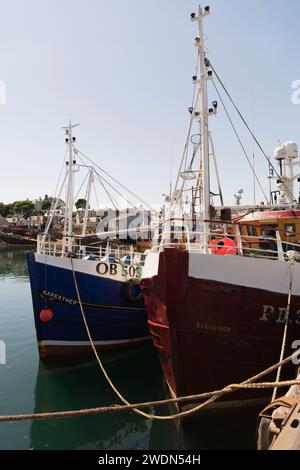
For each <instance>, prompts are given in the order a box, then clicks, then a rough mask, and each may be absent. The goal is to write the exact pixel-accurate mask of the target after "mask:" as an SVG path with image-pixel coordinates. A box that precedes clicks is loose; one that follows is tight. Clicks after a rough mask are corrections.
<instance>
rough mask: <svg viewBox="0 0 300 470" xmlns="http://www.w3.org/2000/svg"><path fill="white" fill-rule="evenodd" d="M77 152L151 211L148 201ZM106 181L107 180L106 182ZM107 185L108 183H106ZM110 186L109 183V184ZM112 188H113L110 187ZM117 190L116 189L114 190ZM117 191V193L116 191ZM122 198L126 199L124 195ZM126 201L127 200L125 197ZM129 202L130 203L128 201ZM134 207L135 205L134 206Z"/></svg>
mask: <svg viewBox="0 0 300 470" xmlns="http://www.w3.org/2000/svg"><path fill="white" fill-rule="evenodd" d="M77 151H78V152H79V153H80V154H81V155H82V156H83V157H84V158H86V159H87V160H88V161H89V162H91V163H92V164H93V165H95V167H97V168H98V169H99V170H100V171H102V172H103V173H104V174H105V175H106V176H108V177H109V178H110V179H111V180H112V181H114V183H116V184H117V185H119V186H120V187H121V188H123V189H125V191H127V192H128V193H129V194H131V196H133V197H134V198H135V199H137V201H139V202H140V203H142V204H143V205H144V206H146V207H148V208H149V209H151V205H150V204H148V203H147V202H146V201H144V200H143V199H141V198H140V197H139V196H137V195H136V194H135V193H134V192H133V191H131V190H130V189H128V188H127V187H126V186H124V185H123V184H122V183H120V182H119V181H118V180H116V179H115V178H114V177H113V176H111V175H110V174H109V173H108V172H107V171H105V170H104V169H103V168H101V167H100V166H99V165H98V164H97V163H96V162H95V161H93V160H92V159H91V158H89V157H88V156H87V155H85V154H84V153H82V152H81V151H80V150H78V149H77ZM104 181H105V180H104ZM106 183H107V182H106ZM107 184H109V183H107ZM110 186H111V187H112V188H113V186H112V185H110ZM113 189H115V188H113ZM115 191H117V190H116V189H115ZM122 197H124V196H123V195H122ZM124 199H126V198H125V197H124ZM127 202H129V201H127ZM132 205H133V204H132ZM133 206H134V205H133Z"/></svg>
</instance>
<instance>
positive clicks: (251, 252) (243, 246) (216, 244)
mask: <svg viewBox="0 0 300 470" xmlns="http://www.w3.org/2000/svg"><path fill="white" fill-rule="evenodd" d="M181 222H182V225H179V223H181ZM190 222H191V219H189V220H187V219H185V220H184V221H182V219H170V220H168V221H166V222H165V224H161V226H160V228H159V229H158V231H157V233H156V235H155V237H154V239H153V245H152V251H154V252H157V251H159V252H160V251H162V250H163V249H164V248H166V247H175V246H176V247H178V248H181V249H183V250H187V251H189V252H197V251H198V252H202V253H208V254H225V255H226V254H231V255H238V256H248V257H254V258H268V259H273V260H279V261H284V260H286V259H288V255H287V253H288V252H289V251H293V252H295V255H296V256H295V257H296V260H297V261H300V244H299V243H293V242H290V241H284V240H282V239H281V236H280V232H279V230H277V231H276V236H275V237H272V236H267V235H262V236H259V237H258V236H250V235H242V234H241V233H240V225H241V224H229V223H228V222H224V223H223V225H224V227H225V226H228V225H231V227H232V230H230V231H226V230H224V231H222V232H221V231H210V232H205V231H204V230H193V229H191V224H190ZM170 223H171V224H174V225H171V226H170ZM218 223H219V225H222V222H221V221H220V222H218ZM226 240H230V243H229V242H227V243H228V244H226ZM232 241H233V242H234V244H232Z"/></svg>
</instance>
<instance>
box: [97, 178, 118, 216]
mask: <svg viewBox="0 0 300 470" xmlns="http://www.w3.org/2000/svg"><path fill="white" fill-rule="evenodd" d="M96 176H97V179H98V181H99V183H100V184H101V186H102V188H103V189H104V191H105V192H106V195H107V196H108V198H109V200H110V202H111V203H112V205H113V206H114V208H115V210H118V209H117V206H116V204H115V201H114V199H113V197H112V196H111V194H110V193H109V192H108V191H107V189H106V187H105V186H104V183H103V181H102V178H101V177H99V174H98V173H96Z"/></svg>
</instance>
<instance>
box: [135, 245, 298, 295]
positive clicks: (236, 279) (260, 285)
mask: <svg viewBox="0 0 300 470" xmlns="http://www.w3.org/2000/svg"><path fill="white" fill-rule="evenodd" d="M158 261H159V253H150V254H149V255H148V256H147V257H146V262H145V268H144V270H143V275H142V279H143V278H144V279H145V278H151V277H153V276H156V275H157V273H158V264H159V263H158ZM188 275H189V277H191V278H194V279H200V280H207V281H216V282H220V283H223V284H232V285H236V286H243V287H249V288H253V289H262V290H266V291H270V292H276V293H281V294H287V293H288V289H289V279H290V265H289V263H287V262H283V261H276V260H274V261H273V260H269V259H261V258H249V257H246V256H230V255H227V256H218V255H211V254H204V253H199V252H191V253H189V272H188ZM293 278H294V281H293V295H300V282H299V279H300V263H296V264H295V267H294V276H293Z"/></svg>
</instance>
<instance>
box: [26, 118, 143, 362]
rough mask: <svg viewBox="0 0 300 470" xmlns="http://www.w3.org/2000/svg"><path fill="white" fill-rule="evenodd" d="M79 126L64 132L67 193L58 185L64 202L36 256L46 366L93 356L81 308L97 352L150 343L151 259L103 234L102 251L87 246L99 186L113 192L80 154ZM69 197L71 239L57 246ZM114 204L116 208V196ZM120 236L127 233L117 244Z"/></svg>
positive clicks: (66, 233)
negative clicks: (77, 207) (82, 185)
mask: <svg viewBox="0 0 300 470" xmlns="http://www.w3.org/2000/svg"><path fill="white" fill-rule="evenodd" d="M77 125H78V124H76V125H72V124H71V123H69V125H68V126H66V127H64V128H63V129H64V130H65V134H66V137H65V141H66V145H67V151H66V157H65V162H64V164H65V168H66V171H65V176H64V178H63V179H62V183H61V185H59V184H58V194H57V196H56V197H55V198H53V203H52V207H51V210H50V212H49V213H50V216H49V218H48V221H47V224H46V227H45V230H44V232H43V233H41V234H40V235H39V236H38V240H37V251H36V252H35V253H29V254H28V268H29V275H30V283H31V292H32V300H33V308H34V320H35V328H36V335H37V341H38V348H39V353H40V357H41V358H43V359H45V358H48V357H51V356H58V355H64V356H66V355H79V354H81V353H84V352H89V351H90V350H91V345H90V341H89V338H88V335H87V331H86V328H85V327H84V322H83V318H82V312H81V309H80V303H81V304H82V307H83V310H84V315H85V317H86V321H87V324H88V326H89V329H90V332H91V336H92V339H93V342H94V345H95V346H96V347H97V348H99V349H112V348H120V347H124V346H128V345H133V344H139V343H143V342H145V341H147V340H148V339H149V330H148V326H147V318H146V310H145V306H144V302H143V299H142V295H141V292H140V288H139V275H140V271H141V266H142V264H143V254H142V253H141V252H135V250H134V246H133V245H130V246H129V245H120V243H118V242H119V240H117V241H116V243H115V245H113V243H112V242H109V241H107V238H108V232H105V233H100V232H97V236H98V238H99V239H100V240H102V243H100V244H98V246H94V245H92V244H91V245H89V246H85V245H84V243H83V242H84V241H85V240H86V239H87V237H86V235H87V222H88V210H89V201H90V196H91V191H92V188H93V183H94V182H95V180H97V179H98V181H99V182H100V183H101V186H103V188H105V187H106V183H108V181H107V179H104V178H103V177H102V176H101V174H100V173H99V172H97V167H96V166H95V165H96V164H95V165H93V166H91V165H88V164H86V161H85V160H83V158H84V157H85V156H84V154H82V153H81V152H80V151H79V149H78V148H77V146H76V138H75V137H74V136H73V129H74V127H76V126H77ZM86 158H87V157H86ZM79 170H84V171H86V172H87V175H86V177H85V180H84V181H87V187H86V192H85V196H86V204H85V209H84V218H83V224H82V231H81V233H80V234H78V233H75V232H74V230H73V229H74V226H73V225H74V222H73V211H74V203H75V200H76V196H75V190H74V189H75V174H76V173H78V172H79ZM113 181H114V182H116V179H115V178H113ZM110 187H112V185H111V184H110ZM64 190H66V203H65V207H64V211H63V214H62V220H63V237H62V240H55V241H52V240H51V228H52V226H53V220H54V218H55V216H56V214H57V208H58V204H59V201H61V195H62V194H63V191H64ZM106 192H108V190H107V189H106ZM118 193H119V191H118ZM74 197H75V199H74ZM110 199H111V200H112V201H114V199H113V198H112V196H110ZM119 234H120V231H119V233H118V235H117V237H118V236H119ZM101 236H102V238H101ZM75 283H77V287H78V291H79V295H80V299H79V296H78V293H77V290H76V285H75Z"/></svg>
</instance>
